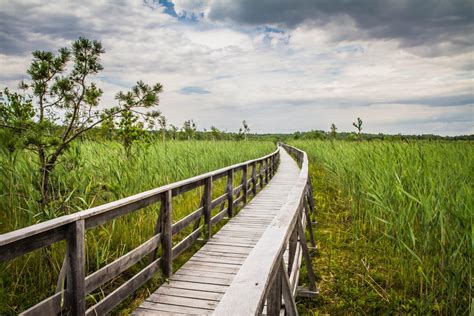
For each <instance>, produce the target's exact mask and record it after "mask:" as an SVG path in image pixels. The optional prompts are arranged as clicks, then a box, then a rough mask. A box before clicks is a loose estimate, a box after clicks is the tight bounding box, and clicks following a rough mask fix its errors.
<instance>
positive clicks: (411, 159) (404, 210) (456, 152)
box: [290, 141, 474, 315]
mask: <svg viewBox="0 0 474 316" xmlns="http://www.w3.org/2000/svg"><path fill="white" fill-rule="evenodd" d="M290 143H291V145H294V146H296V147H298V148H300V149H302V150H305V151H306V152H307V153H308V157H309V159H310V173H311V177H312V181H313V185H314V186H315V188H314V192H315V195H316V197H315V198H316V203H317V214H316V216H317V220H318V225H317V229H316V232H317V240H318V244H319V251H318V254H317V256H316V258H315V261H314V265H315V269H316V271H318V273H319V277H320V281H319V282H320V284H319V286H320V290H321V296H320V297H319V298H317V299H316V300H306V299H304V300H300V301H299V308H300V309H301V310H302V311H304V312H307V313H311V314H318V313H330V314H343V313H344V314H345V313H355V314H362V313H364V314H367V313H368V314H380V313H382V314H386V313H415V314H432V313H434V314H446V315H453V314H468V313H469V306H470V304H471V300H472V262H473V244H472V240H473V236H472V233H473V209H474V199H473V190H472V184H473V183H474V171H473V170H474V147H473V145H472V143H470V142H446V141H435V142H424V141H408V142H401V141H391V142H388V141H383V142H382V141H373V142H366V141H363V142H346V141H292V142H290Z"/></svg>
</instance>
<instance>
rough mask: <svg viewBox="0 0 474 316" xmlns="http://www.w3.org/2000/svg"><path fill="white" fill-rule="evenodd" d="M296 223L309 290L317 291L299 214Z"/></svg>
mask: <svg viewBox="0 0 474 316" xmlns="http://www.w3.org/2000/svg"><path fill="white" fill-rule="evenodd" d="M296 225H297V229H298V236H299V239H300V244H301V250H302V252H303V258H304V260H305V264H306V271H307V274H308V279H309V290H310V291H312V292H317V288H316V277H315V276H314V271H313V264H312V262H311V257H310V255H309V250H308V244H306V236H305V232H304V228H303V225H302V224H301V216H298V220H297V223H296Z"/></svg>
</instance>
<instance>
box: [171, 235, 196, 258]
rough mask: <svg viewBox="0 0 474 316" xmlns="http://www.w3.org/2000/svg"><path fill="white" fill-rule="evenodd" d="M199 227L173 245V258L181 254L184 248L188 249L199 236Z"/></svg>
mask: <svg viewBox="0 0 474 316" xmlns="http://www.w3.org/2000/svg"><path fill="white" fill-rule="evenodd" d="M200 234H201V229H200V228H198V229H196V230H195V231H193V232H192V233H191V234H189V235H188V236H186V238H184V239H183V240H181V241H180V242H179V243H178V244H177V245H176V246H174V247H173V250H172V252H173V259H175V258H176V257H178V256H179V255H180V254H182V253H183V252H184V251H185V250H186V249H188V248H189V247H190V246H191V245H192V244H193V243H194V242H195V241H196V240H197V239H198V238H199V236H200Z"/></svg>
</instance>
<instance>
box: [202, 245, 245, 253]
mask: <svg viewBox="0 0 474 316" xmlns="http://www.w3.org/2000/svg"><path fill="white" fill-rule="evenodd" d="M202 249H205V250H207V251H219V252H230V253H240V254H249V253H250V251H251V249H249V248H243V247H235V246H232V247H230V246H217V245H205V246H204V247H203V248H202Z"/></svg>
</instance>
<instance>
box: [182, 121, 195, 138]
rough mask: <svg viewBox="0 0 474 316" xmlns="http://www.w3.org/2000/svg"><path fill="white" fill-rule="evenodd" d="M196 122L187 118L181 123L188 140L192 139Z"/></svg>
mask: <svg viewBox="0 0 474 316" xmlns="http://www.w3.org/2000/svg"><path fill="white" fill-rule="evenodd" d="M196 129H197V126H196V123H195V122H194V121H193V120H187V121H184V123H183V132H184V134H185V135H186V138H187V139H188V140H190V139H193V138H194V135H195V134H196Z"/></svg>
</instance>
